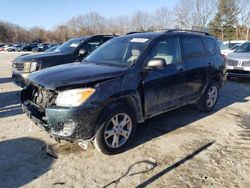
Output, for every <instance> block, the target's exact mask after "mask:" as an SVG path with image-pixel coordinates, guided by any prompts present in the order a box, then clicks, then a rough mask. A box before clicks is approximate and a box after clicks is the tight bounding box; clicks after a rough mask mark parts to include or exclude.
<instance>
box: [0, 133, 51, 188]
mask: <svg viewBox="0 0 250 188" xmlns="http://www.w3.org/2000/svg"><path fill="white" fill-rule="evenodd" d="M44 144H45V143H44V142H42V141H41V140H38V139H34V138H27V137H23V138H17V139H12V140H6V141H1V142H0V187H20V186H23V185H26V184H27V183H29V182H31V181H33V180H34V179H36V178H38V177H40V176H41V175H43V174H44V173H46V172H47V171H48V170H49V169H50V166H51V165H52V163H53V158H51V157H48V156H47V155H46V154H45V151H44V150H43V151H41V150H40V149H39V148H41V147H43V146H44Z"/></svg>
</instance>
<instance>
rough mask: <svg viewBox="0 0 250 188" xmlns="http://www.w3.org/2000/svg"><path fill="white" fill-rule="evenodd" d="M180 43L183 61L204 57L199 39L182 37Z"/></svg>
mask: <svg viewBox="0 0 250 188" xmlns="http://www.w3.org/2000/svg"><path fill="white" fill-rule="evenodd" d="M181 41H182V48H183V56H184V59H192V58H197V57H202V56H203V55H204V48H203V45H202V42H201V39H200V38H196V37H184V38H182V40H181Z"/></svg>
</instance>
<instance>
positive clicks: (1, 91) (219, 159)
mask: <svg viewBox="0 0 250 188" xmlns="http://www.w3.org/2000/svg"><path fill="white" fill-rule="evenodd" d="M18 55H20V53H0V130H1V131H0V187H20V186H24V187H145V186H148V187H182V188H183V187H209V188H210V187H246V188H248V187H250V176H249V174H250V112H249V109H250V101H249V99H250V80H243V79H235V80H233V81H227V82H225V84H224V86H223V88H222V90H221V93H220V99H219V102H218V104H217V106H216V109H215V111H214V112H213V113H209V114H205V113H201V112H198V111H197V110H196V109H194V108H193V107H191V106H188V107H184V108H181V109H178V110H175V111H172V112H169V113H166V114H164V115H161V116H158V117H155V118H152V119H150V120H148V121H147V122H145V123H143V124H141V125H139V126H138V132H137V136H136V140H135V142H134V144H133V145H132V146H131V148H130V149H129V150H128V151H126V152H124V153H121V154H119V155H115V156H106V155H103V154H100V153H99V152H97V151H96V150H95V149H94V148H93V147H92V146H90V147H89V149H88V150H87V151H83V150H82V149H81V148H79V147H78V146H76V145H71V144H67V143H60V144H58V143H56V142H55V141H54V140H53V139H51V138H50V137H49V136H48V135H47V134H46V133H45V132H44V131H41V130H40V129H39V128H38V127H36V126H35V125H34V124H33V123H31V121H30V120H29V119H28V118H27V117H26V116H25V115H24V114H23V113H22V111H21V109H20V105H19V91H20V88H18V87H17V86H15V85H13V84H12V82H11V60H13V59H14V58H15V57H16V56H18ZM45 144H48V146H49V148H50V149H51V150H52V151H53V152H54V153H56V154H57V155H58V159H55V158H53V157H50V156H48V155H46V151H45V149H44V146H45Z"/></svg>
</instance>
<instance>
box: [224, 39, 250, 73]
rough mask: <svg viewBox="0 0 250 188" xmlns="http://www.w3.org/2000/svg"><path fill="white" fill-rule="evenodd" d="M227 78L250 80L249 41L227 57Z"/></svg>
mask: <svg viewBox="0 0 250 188" xmlns="http://www.w3.org/2000/svg"><path fill="white" fill-rule="evenodd" d="M226 65H227V75H228V76H227V77H228V78H230V77H244V78H250V41H248V42H246V43H244V44H242V45H241V46H240V47H239V48H237V49H236V50H235V51H234V52H232V53H230V54H229V55H228V56H227V61H226Z"/></svg>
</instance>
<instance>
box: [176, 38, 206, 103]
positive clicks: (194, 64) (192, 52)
mask: <svg viewBox="0 0 250 188" xmlns="http://www.w3.org/2000/svg"><path fill="white" fill-rule="evenodd" d="M181 47H182V57H183V60H184V63H185V65H186V81H185V91H186V97H185V98H186V101H187V102H188V101H189V100H191V99H194V98H196V97H197V96H199V95H200V93H201V91H202V89H203V87H204V85H205V84H206V82H207V80H208V72H207V71H208V67H209V66H210V65H211V58H210V57H207V56H205V49H204V46H203V43H202V40H201V38H200V37H198V36H182V37H181Z"/></svg>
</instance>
